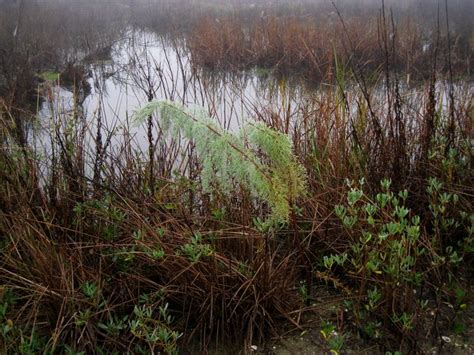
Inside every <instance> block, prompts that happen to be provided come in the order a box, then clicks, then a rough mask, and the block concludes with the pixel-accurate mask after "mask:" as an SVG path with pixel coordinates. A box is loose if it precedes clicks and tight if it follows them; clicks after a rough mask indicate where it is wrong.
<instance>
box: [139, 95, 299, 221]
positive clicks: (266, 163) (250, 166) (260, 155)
mask: <svg viewBox="0 0 474 355" xmlns="http://www.w3.org/2000/svg"><path fill="white" fill-rule="evenodd" d="M157 109H160V119H161V128H162V130H163V132H164V133H167V132H168V131H170V130H172V131H173V135H174V136H177V134H179V133H181V134H182V135H183V137H184V138H186V139H190V140H193V141H194V143H195V149H196V154H197V156H198V158H199V159H200V160H201V163H202V168H201V181H202V186H203V191H204V192H206V193H212V192H213V191H215V189H216V188H217V189H219V191H221V192H223V193H227V194H229V193H231V192H232V191H233V182H236V183H238V184H240V185H241V186H243V187H245V188H247V189H249V190H250V192H251V196H252V197H253V198H260V199H262V200H263V201H265V202H267V203H268V205H269V206H270V209H271V214H270V217H269V219H268V221H267V224H268V225H269V226H270V225H278V224H281V223H286V222H288V220H289V215H290V209H291V205H292V204H293V203H294V202H295V201H296V199H297V198H299V197H301V196H302V194H303V192H304V189H305V177H304V169H303V167H302V166H301V165H300V164H298V162H297V160H296V158H295V156H294V155H293V152H292V142H291V141H290V139H289V137H288V136H287V135H285V134H282V133H280V132H278V131H275V130H272V129H270V128H269V127H267V126H266V125H265V124H263V123H258V122H256V123H248V124H247V125H246V126H244V127H243V128H242V129H241V130H240V132H238V133H236V134H233V133H230V132H228V131H224V130H222V129H221V128H220V127H219V125H218V124H217V123H216V122H215V121H214V120H212V119H211V118H208V117H206V115H205V113H204V112H202V110H187V109H185V108H183V107H180V106H179V105H177V104H175V103H172V102H150V103H148V104H147V105H146V106H145V107H143V108H142V109H141V110H140V111H138V112H137V113H136V115H135V118H136V120H137V121H138V122H143V121H145V119H146V118H148V117H149V116H150V115H151V114H152V113H153V112H154V111H156V110H157ZM246 142H247V144H245V143H246ZM214 183H215V184H214Z"/></svg>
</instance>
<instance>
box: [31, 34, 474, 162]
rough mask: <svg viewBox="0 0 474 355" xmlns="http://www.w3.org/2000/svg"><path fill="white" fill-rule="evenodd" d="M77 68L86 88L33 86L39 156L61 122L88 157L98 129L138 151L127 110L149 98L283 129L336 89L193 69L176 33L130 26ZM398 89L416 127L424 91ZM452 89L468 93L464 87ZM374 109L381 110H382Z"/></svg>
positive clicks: (144, 133)
mask: <svg viewBox="0 0 474 355" xmlns="http://www.w3.org/2000/svg"><path fill="white" fill-rule="evenodd" d="M81 65H83V66H84V68H85V73H86V78H87V79H86V80H87V83H86V84H85V85H84V86H86V87H87V88H82V89H78V88H77V87H76V88H74V87H66V86H63V85H62V83H61V78H60V77H58V78H59V79H58V80H51V81H46V82H44V83H42V84H41V85H40V87H39V88H38V92H39V93H40V95H41V96H42V97H43V99H44V100H43V101H42V104H41V105H40V106H39V109H38V116H39V120H38V122H37V127H38V126H39V127H40V129H39V130H37V129H36V130H34V132H33V133H32V136H33V137H34V138H35V141H36V144H35V145H36V148H37V149H38V150H39V151H43V152H44V153H45V155H46V156H49V155H50V153H51V152H50V150H51V144H52V143H51V141H50V140H49V139H47V137H48V136H49V133H51V130H53V129H55V130H57V129H58V128H59V129H62V130H63V131H64V130H66V129H68V127H69V128H71V127H75V129H76V130H81V131H82V132H78V131H76V133H75V134H78V135H82V140H83V141H84V142H85V149H86V151H89V154H88V155H90V156H94V154H95V153H97V148H96V147H97V145H98V142H97V134H98V133H99V132H100V135H101V136H102V137H101V139H102V141H101V142H100V144H101V145H103V147H102V148H101V149H104V150H112V151H113V150H115V152H114V153H117V151H119V150H120V149H122V148H123V146H124V143H129V144H130V146H131V147H132V148H133V149H134V151H135V153H137V154H138V155H140V154H145V152H146V151H147V149H148V147H149V142H150V136H149V131H148V129H149V128H148V127H147V126H146V124H143V123H142V124H138V123H137V122H136V120H135V117H134V114H135V112H136V111H137V110H138V109H139V108H140V107H143V106H144V105H145V104H146V103H147V102H148V101H150V100H169V101H173V102H176V103H179V104H182V105H184V106H187V107H189V106H197V107H199V108H202V110H203V112H206V113H207V115H209V116H210V117H212V118H214V119H215V120H216V122H218V124H219V125H220V126H221V127H222V128H223V129H226V130H230V131H237V130H238V129H239V128H240V127H241V126H242V125H243V124H244V123H245V122H246V121H248V120H264V121H266V122H268V123H270V124H274V122H272V120H273V119H275V118H276V117H279V118H280V119H281V118H282V117H283V118H284V119H283V121H284V122H286V126H285V127H282V128H283V130H285V131H286V133H291V131H294V130H303V128H302V127H300V126H299V125H298V122H300V121H301V120H303V116H304V115H307V114H308V113H309V112H311V111H312V113H313V114H314V111H317V110H318V102H321V100H323V99H324V95H325V94H326V95H327V94H328V93H335V92H336V91H337V90H338V88H336V86H335V85H334V84H331V85H330V84H325V83H318V84H317V85H315V84H314V83H313V84H310V83H309V81H308V80H307V79H308V78H303V77H300V76H296V75H294V76H281V75H276V74H275V73H273V72H272V71H271V70H266V69H260V68H254V69H251V70H246V71H233V72H232V71H207V70H205V69H202V68H195V67H193V66H192V64H191V58H190V55H189V53H188V51H187V50H186V43H185V39H184V38H182V37H179V38H176V37H173V36H168V35H159V34H156V33H153V32H148V31H144V30H135V29H128V30H127V31H124V36H123V37H122V38H121V39H119V40H118V41H116V42H115V44H114V45H112V46H111V47H110V50H108V51H107V53H105V55H104V54H102V55H101V56H100V57H97V58H94V57H89V58H87V59H84V60H83V61H82V63H81ZM379 87H380V89H376V90H375V91H373V92H372V93H371V94H372V95H373V99H375V100H374V102H375V103H377V102H381V103H383V102H386V100H384V98H385V97H384V95H386V92H385V90H384V88H383V83H380V85H379ZM400 88H401V90H402V93H401V94H402V98H403V100H404V102H406V103H408V105H407V107H409V108H410V110H411V112H406V113H405V114H406V115H412V119H410V120H409V127H408V128H409V129H410V125H411V126H412V127H411V128H412V129H413V130H416V125H417V123H416V116H417V115H420V112H421V111H422V109H423V106H424V103H423V100H421V99H420V97H421V96H422V95H421V94H422V93H423V90H425V89H424V88H423V87H420V86H417V85H413V84H412V85H409V77H407V78H400ZM344 89H345V91H346V92H345V99H346V100H347V102H348V103H349V104H350V107H348V108H349V111H350V113H351V114H357V111H358V109H359V103H358V100H360V99H362V97H361V94H360V93H358V91H357V88H356V85H355V84H352V85H347V87H345V88H344ZM456 89H457V90H458V91H459V92H462V91H465V92H467V94H468V93H469V88H467V90H466V86H465V85H463V86H462V87H457V88H456ZM439 92H440V95H441V96H440V102H441V103H442V105H443V106H446V105H447V97H446V90H442V89H441V88H440V90H439ZM377 98H379V100H377ZM374 109H378V110H379V112H382V111H383V110H384V107H383V106H382V107H378V108H377V107H374ZM380 110H381V111H380ZM73 121H74V122H73ZM80 122H82V124H79V125H78V123H80ZM79 127H81V128H79ZM45 133H46V134H45ZM151 133H152V136H153V139H156V140H158V138H164V137H162V134H161V131H160V127H159V120H158V121H156V122H154V123H153V127H152V132H151ZM45 137H46V138H45ZM161 140H162V141H166V142H167V144H168V145H169V146H168V147H167V149H170V147H172V148H173V149H172V150H173V151H174V153H173V154H175V155H176V156H178V154H179V153H178V152H179V151H182V148H183V147H182V146H183V145H184V144H186V142H183V141H178V142H173V143H171V142H170V141H169V140H167V139H161ZM180 146H181V147H180ZM167 153H168V154H169V153H170V151H169V150H168V151H167ZM178 160H179V159H178Z"/></svg>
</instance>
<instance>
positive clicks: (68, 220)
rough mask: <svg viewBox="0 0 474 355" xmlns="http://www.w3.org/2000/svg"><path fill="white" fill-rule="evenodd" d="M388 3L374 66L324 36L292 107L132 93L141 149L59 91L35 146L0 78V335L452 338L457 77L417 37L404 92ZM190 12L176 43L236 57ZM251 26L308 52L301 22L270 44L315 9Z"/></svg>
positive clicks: (19, 338) (168, 342) (406, 346)
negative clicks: (64, 102) (416, 80)
mask: <svg viewBox="0 0 474 355" xmlns="http://www.w3.org/2000/svg"><path fill="white" fill-rule="evenodd" d="M388 22H389V21H387V23H388ZM387 23H385V19H384V18H383V17H381V18H380V19H379V25H380V27H379V28H380V29H381V31H382V32H380V33H379V35H380V42H378V43H381V44H382V51H381V53H382V54H380V63H379V64H380V66H379V65H376V66H375V67H374V66H373V65H371V64H373V63H368V64H367V66H364V65H363V63H361V62H359V61H358V62H352V61H350V60H347V61H340V60H339V56H338V55H336V54H335V55H334V56H333V55H332V54H331V55H329V54H328V53H334V47H332V46H331V48H330V50H329V51H325V52H324V53H326V54H327V56H325V57H324V58H326V59H325V60H326V62H324V63H325V65H326V64H327V68H329V69H328V70H327V72H328V73H329V74H328V76H324V75H323V76H324V78H325V79H324V80H325V82H327V83H328V84H329V85H327V89H324V90H321V91H318V93H317V95H316V94H315V95H314V96H311V97H310V98H309V99H308V100H307V101H305V102H302V103H301V104H300V106H299V109H298V110H297V113H296V114H295V115H294V116H292V117H289V115H290V113H289V108H288V107H289V104H288V103H286V102H284V103H282V105H281V106H282V107H283V109H282V110H280V111H279V112H270V113H269V112H264V111H258V110H257V109H256V110H255V117H253V118H252V120H251V121H249V123H248V124H247V125H245V126H243V127H242V128H241V129H240V131H228V130H225V129H223V128H221V126H220V125H219V124H217V123H216V121H215V120H214V119H212V118H210V117H209V116H210V115H209V113H208V112H205V111H204V110H203V109H198V108H193V107H185V106H183V105H180V104H178V103H176V102H171V101H154V100H152V97H150V100H149V101H150V102H149V103H148V104H146V105H145V104H144V106H143V108H142V109H140V110H138V112H137V113H136V115H135V121H136V123H137V124H138V125H140V124H145V125H147V126H148V127H149V130H148V133H149V136H148V143H149V144H148V147H147V148H148V152H147V153H148V154H145V153H143V151H140V150H139V149H138V148H137V147H136V146H134V145H133V144H132V139H126V138H127V137H128V136H131V134H130V132H125V133H123V136H124V137H125V138H124V140H122V141H120V145H119V146H114V147H113V149H112V148H111V146H110V145H108V141H107V139H108V138H106V137H109V136H110V134H111V132H108V131H107V129H106V128H105V127H104V125H103V124H102V123H101V122H100V121H99V120H100V116H98V117H95V118H94V119H95V120H97V122H96V121H94V122H87V120H84V119H83V117H81V116H80V110H76V109H75V110H72V113H70V114H63V117H61V114H59V115H53V117H52V121H53V122H52V127H53V128H54V129H52V130H51V131H50V132H48V134H47V137H44V136H42V139H45V140H46V139H47V140H48V141H50V142H51V146H50V150H49V153H50V154H49V155H48V156H41V155H40V154H39V152H38V151H37V150H36V147H35V146H34V144H32V143H31V142H30V141H29V140H28V139H27V137H28V135H27V134H26V130H27V128H25V127H27V125H26V124H25V121H24V120H25V119H26V118H25V117H29V115H28V116H25V113H26V111H27V110H26V109H25V107H26V106H25V107H19V106H18V105H21V100H19V97H20V96H19V95H20V92H17V91H15V92H10V91H9V90H6V92H8V94H9V95H4V94H3V92H2V97H1V98H0V144H1V149H0V352H2V353H8V354H10V353H11V354H16V353H27V354H33V353H43V352H45V353H55V352H57V353H68V354H69V353H70V354H76V353H99V354H101V353H109V352H117V353H127V352H130V353H156V352H160V351H164V352H166V353H176V352H178V349H187V348H188V346H189V347H192V346H195V345H196V342H197V343H199V344H198V346H199V347H200V350H204V351H206V350H207V349H209V347H210V344H211V343H216V342H217V343H222V342H223V341H225V342H227V343H235V344H238V345H239V347H240V349H241V350H242V349H243V351H249V349H250V346H251V345H255V344H258V345H259V346H260V344H266V342H267V341H268V340H269V339H270V338H271V337H272V336H274V335H276V334H281V333H282V330H283V329H285V326H286V327H287V326H288V324H289V325H290V326H291V327H293V328H294V329H296V330H298V332H299V333H298V334H301V332H303V331H305V330H308V329H311V328H314V327H315V322H314V320H315V319H317V320H318V321H317V322H316V327H317V328H318V332H317V337H318V338H319V339H320V340H321V344H320V345H321V349H322V351H328V350H331V351H332V352H333V353H338V352H341V351H344V350H347V349H349V350H350V349H351V348H353V349H355V350H361V351H363V350H364V349H367V348H369V349H370V350H369V351H372V350H373V351H377V352H386V351H391V352H395V351H403V352H407V353H416V352H423V351H424V349H426V347H427V346H431V345H433V346H439V348H438V349H441V347H442V346H444V348H443V350H446V349H447V351H450V350H453V348H451V347H452V346H454V342H452V343H448V342H447V340H446V339H449V340H451V339H450V338H447V336H446V334H453V332H454V333H456V334H458V335H459V336H463V335H466V333H467V327H468V326H469V325H468V323H466V319H468V318H469V317H468V316H467V315H469V313H468V312H470V309H469V307H471V305H470V304H469V300H470V299H471V298H472V294H471V292H472V290H470V287H471V286H472V285H471V281H470V280H471V277H472V271H473V268H472V267H473V252H474V213H473V196H474V188H473V186H474V174H473V170H472V163H473V153H474V152H473V146H472V122H473V115H474V108H473V106H472V84H471V83H466V82H464V83H463V82H462V81H454V80H453V77H454V74H453V72H452V71H450V68H451V64H454V61H453V62H451V61H449V60H447V61H446V66H445V69H447V72H445V73H446V76H445V77H444V76H442V75H441V73H440V72H439V71H438V69H439V63H440V62H441V61H442V58H441V52H440V51H442V48H443V47H442V46H441V45H440V47H438V49H439V50H438V49H433V50H432V51H430V53H429V55H428V54H426V57H423V58H425V59H426V62H425V66H426V67H427V68H429V70H428V72H429V75H428V76H427V78H428V79H427V81H426V82H424V83H420V84H419V87H418V89H417V92H416V95H408V94H407V95H405V94H404V93H406V91H404V86H403V85H402V84H400V80H399V76H400V73H401V72H402V73H403V70H402V69H401V67H402V66H403V65H404V64H403V65H402V66H400V65H399V63H400V62H399V59H400V58H402V57H403V55H404V54H406V53H407V52H406V51H405V52H403V51H402V53H401V54H400V53H399V52H397V50H398V47H397V42H396V40H393V41H392V42H391V40H390V35H389V32H390V31H389V30H388V28H392V29H393V27H391V25H388V24H387ZM290 24H291V23H290ZM202 26H204V27H202V28H201V29H202V31H200V32H199V31H198V32H196V34H195V36H196V37H189V41H190V42H189V45H190V46H191V47H190V48H191V51H195V50H197V52H194V53H191V57H193V56H194V57H193V59H194V60H196V59H197V58H198V57H196V54H197V55H198V56H200V55H202V53H208V52H207V51H208V50H211V51H214V49H212V48H217V52H216V53H214V52H212V54H215V55H216V58H217V60H220V57H218V55H221V56H222V58H223V59H222V60H224V59H228V60H229V61H230V62H232V61H233V60H235V56H234V55H235V52H234V49H235V47H234V45H232V46H230V47H226V46H227V45H226V44H225V43H226V42H225V41H224V42H222V43H220V42H219V41H220V40H221V38H220V37H215V36H214V34H213V33H214V31H215V29H214V26H217V25H214V24H212V26H211V25H210V24H209V23H204V25H202ZM206 26H207V27H206ZM209 26H210V27H209ZM222 26H224V27H225V26H228V24H223V25H222ZM232 26H237V27H238V25H236V24H233V25H232ZM302 26H303V25H302ZM217 27H218V26H217ZM209 28H210V29H209ZM232 28H233V27H232ZM270 29H271V31H270ZM287 29H288V31H287ZM219 31H220V30H219ZM255 31H257V32H255V33H254V35H255V37H252V38H254V39H259V41H264V42H265V43H267V46H266V47H264V48H265V50H266V52H265V54H264V56H265V57H266V58H267V59H268V62H266V65H269V66H274V65H276V64H275V61H278V62H280V60H279V58H280V55H281V53H287V54H288V55H287V56H286V54H285V60H287V61H288V65H290V66H291V65H293V60H296V62H295V63H299V62H298V60H300V59H301V60H304V61H306V62H307V63H310V62H311V63H312V60H313V59H314V58H316V57H313V56H312V55H317V54H318V53H317V51H318V50H319V49H318V48H319V47H318V45H317V43H319V42H317V40H316V39H314V41H315V42H307V43H306V45H307V46H308V48H313V51H311V50H309V49H308V48H306V49H305V50H304V53H303V52H301V53H302V56H300V57H298V58H296V57H293V56H295V55H298V52H294V51H291V50H290V49H291V47H287V45H288V44H289V43H295V42H294V41H293V37H292V36H296V37H295V38H299V39H301V40H302V42H299V43H303V45H304V41H305V38H304V36H303V37H301V36H300V35H303V34H306V33H310V34H313V35H315V36H316V32H317V31H315V30H314V29H310V30H309V32H306V30H305V29H304V28H300V27H298V26H296V25H295V24H292V25H291V26H290V27H288V28H287V27H282V26H281V25H280V24H277V23H276V22H275V23H274V22H272V20H269V21H263V22H262V23H261V24H260V25H258V26H256V27H255ZM203 33H205V34H206V36H204V37H203ZM209 33H210V34H209ZM211 34H212V35H211ZM220 35H222V36H227V35H229V36H230V35H232V36H234V35H236V34H235V31H233V30H229V27H225V30H223V31H222V32H221V33H220ZM239 36H240V35H239ZM241 36H242V40H245V41H246V40H247V39H246V38H247V37H246V36H245V34H244V31H242V32H241ZM270 36H276V37H275V40H273V39H272V38H273V37H272V38H270ZM204 38H205V39H206V41H207V42H205V41H204V40H203V39H204ZM314 38H316V37H314ZM395 38H396V37H395ZM211 39H212V40H213V41H216V42H219V43H217V44H216V45H215V46H217V47H214V45H213V46H210V45H209V43H211V42H209V41H210V40H211ZM204 42H205V43H204ZM212 43H214V42H212ZM232 43H234V42H232ZM315 43H316V44H315ZM204 44H206V45H207V47H205V48H207V49H206V50H205V51H203V52H201V50H200V49H199V48H201V47H200V46H201V45H204ZM12 45H13V43H12ZM280 45H282V47H281V48H280V47H278V46H280ZM313 45H314V47H313ZM383 46H385V47H383ZM446 46H447V47H448V48H451V47H450V44H447V45H446ZM221 47H222V48H223V49H219V48H221ZM277 47H278V48H277ZM15 48H17V49H18V52H16V53H20V52H21V51H20V47H15ZM255 48H256V47H253V49H255ZM259 48H260V47H259ZM262 48H263V47H262ZM224 49H226V50H224ZM276 49H278V50H276ZM326 49H327V48H326ZM347 49H348V50H350V48H347ZM272 51H273V52H272ZM27 52H28V53H30V52H29V50H28V51H27ZM272 53H273V54H274V56H273V54H272ZM301 53H300V54H301ZM324 53H323V54H324ZM377 53H379V52H377ZM396 53H398V54H396ZM403 53H404V54H403ZM3 54H4V53H3V52H2V49H1V48H0V58H2V57H1V56H2V55H3ZM303 54H304V55H303ZM347 54H348V57H350V52H348V53H347ZM359 54H360V53H359ZM246 55H247V54H244V55H242V56H241V57H242V58H243V57H245V56H246ZM252 55H253V54H252V53H251V55H250V57H252ZM355 55H358V54H357V53H355ZM453 55H456V52H455V51H454V52H453ZM348 57H346V58H345V59H347V58H348ZM446 57H447V58H448V59H449V54H447V55H446ZM199 58H201V59H202V60H203V61H202V63H201V64H202V65H206V63H207V62H206V61H207V60H209V58H203V57H202V56H201V57H199ZM199 58H198V60H197V62H196V63H198V62H200V60H201V59H199ZM239 58H240V57H239ZM318 58H319V59H321V58H322V57H318ZM211 59H212V58H211ZM280 59H281V58H280ZM415 59H416V58H413V60H415ZM425 59H423V60H425ZM239 60H240V59H239ZM308 61H310V62H308ZM27 62H28V60H27ZM5 63H6V62H5ZM8 63H10V62H8ZM196 63H195V64H196ZM281 63H283V62H281ZM403 63H406V62H403ZM10 64H11V63H10ZM313 69H315V70H316V71H317V70H318V69H317V68H316V67H314V68H313ZM366 69H370V71H369V72H370V76H371V78H372V80H368V79H367V76H366V74H367V71H366ZM12 70H13V69H12ZM322 72H323V73H325V72H326V70H322ZM197 73H198V74H197V75H199V73H202V72H200V71H197ZM20 74H21V73H17V74H16V75H14V76H11V78H12V81H11V83H12V86H11V88H12V90H13V89H15V90H19V89H20V85H16V84H15V83H17V81H16V79H15V78H19V77H20ZM405 74H406V73H405ZM0 78H1V76H0ZM373 78H376V79H373ZM8 87H9V86H8ZM202 90H207V88H206V87H202ZM150 96H151V95H150ZM7 98H9V99H7ZM75 104H76V105H78V102H75ZM56 119H57V120H58V122H56V121H54V120H56ZM150 127H152V128H155V129H156V130H155V131H153V130H151V128H150ZM87 130H90V131H93V132H94V135H95V139H90V140H88V141H86V138H85V137H86V133H85V132H86V131H87ZM170 142H172V143H170ZM176 142H178V143H179V144H177V143H176ZM173 144H174V145H173ZM171 146H173V147H178V148H176V151H177V153H173V154H171V150H172V149H171V148H170V147H171ZM173 149H174V148H173ZM91 152H92V153H93V154H92V155H91ZM173 152H174V151H173ZM328 295H329V299H330V301H329V302H322V301H321V299H327V298H325V296H328ZM323 296H324V297H323ZM328 303H329V306H328ZM320 320H321V321H322V322H320ZM319 328H321V329H319ZM440 344H444V345H440ZM374 349H375V350H374Z"/></svg>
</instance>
